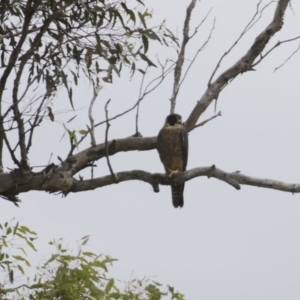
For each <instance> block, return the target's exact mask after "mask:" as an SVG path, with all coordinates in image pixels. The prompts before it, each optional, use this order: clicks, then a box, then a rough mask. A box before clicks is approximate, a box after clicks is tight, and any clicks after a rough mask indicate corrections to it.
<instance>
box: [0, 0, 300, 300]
mask: <svg viewBox="0 0 300 300" xmlns="http://www.w3.org/2000/svg"><path fill="white" fill-rule="evenodd" d="M177 2H180V3H177ZM264 2H265V3H267V2H266V1H264ZM188 3H189V1H187V0H185V1H172V0H164V1H148V5H149V6H150V5H152V7H153V9H154V21H153V22H154V23H157V22H159V21H160V20H163V19H165V18H166V19H167V24H168V27H169V28H170V29H171V30H173V32H178V33H179V34H180V37H181V29H182V24H183V19H184V16H185V9H186V6H187V5H188ZM256 4H257V1H254V0H243V1H229V0H218V1H217V0H214V1H208V0H203V1H201V2H198V3H197V8H196V10H195V12H194V14H193V22H192V24H193V26H195V25H197V24H198V23H199V21H200V20H201V19H202V18H203V17H204V16H205V15H206V13H207V12H208V10H209V9H210V7H214V9H213V11H212V13H211V17H210V18H208V20H207V23H206V24H205V25H204V26H203V28H201V29H200V30H199V33H198V35H197V37H196V38H195V39H194V40H193V41H192V42H191V44H190V48H189V50H188V51H187V58H192V57H193V53H194V52H195V51H196V50H197V48H198V47H199V45H201V44H202V43H203V41H205V39H206V37H207V36H208V33H209V30H210V28H211V25H212V21H213V17H214V16H215V17H216V28H215V32H214V34H213V37H212V40H211V42H210V43H209V45H208V46H207V47H206V48H205V50H204V51H203V52H202V53H201V54H200V56H199V59H198V60H197V63H196V64H195V65H194V66H193V68H192V70H191V72H190V74H189V75H188V77H187V79H186V81H185V85H184V86H183V88H182V90H181V92H180V94H179V96H178V104H177V109H176V111H177V113H180V114H181V115H182V116H183V119H186V118H187V116H188V115H189V113H190V111H191V109H192V108H193V107H194V105H195V103H196V101H197V100H198V99H199V98H200V97H201V95H202V93H203V92H204V91H205V89H206V85H207V82H208V79H209V77H210V75H211V72H212V70H213V69H214V67H215V65H216V63H217V61H218V59H219V58H220V56H221V55H222V54H223V53H224V52H225V51H226V50H227V49H228V48H229V47H230V46H231V45H232V43H233V42H234V41H235V40H236V38H237V37H238V35H239V34H240V32H241V31H242V29H243V28H244V26H245V25H246V24H247V23H248V21H249V20H250V19H251V17H252V15H253V13H254V12H255V9H256ZM275 5H276V3H273V4H271V5H270V7H269V8H268V9H267V10H266V12H265V14H264V15H263V18H262V20H261V21H260V22H258V24H256V26H255V27H254V28H253V29H252V30H251V31H250V32H249V33H248V34H247V35H246V36H245V37H244V39H243V40H242V41H241V42H240V43H239V45H238V46H237V47H236V48H235V49H234V51H233V52H232V53H231V54H230V56H228V58H226V59H225V61H224V63H223V64H222V65H221V68H220V71H223V70H225V69H226V68H228V67H229V66H230V65H231V64H233V63H234V62H235V61H237V60H238V59H239V57H240V56H241V55H243V54H244V53H245V52H246V51H247V50H248V48H249V46H250V45H251V43H252V42H253V39H254V38H255V36H256V35H257V34H258V33H259V32H261V31H262V29H263V28H264V27H265V26H266V25H267V24H268V23H269V22H270V21H271V18H272V17H273V12H274V7H275ZM292 5H293V11H294V13H293V12H292V11H291V9H288V10H287V13H286V18H285V24H284V27H283V29H282V30H281V31H280V33H279V34H277V35H275V37H274V38H273V40H272V42H271V45H274V44H275V43H276V42H277V41H278V40H284V39H288V38H292V37H295V36H297V35H299V28H300V18H299V13H300V4H299V2H298V1H293V3H292ZM193 26H191V30H192V28H193ZM298 45H299V42H293V43H290V44H286V45H283V46H282V47H280V48H279V49H277V51H274V53H272V54H271V55H270V56H269V58H267V59H266V60H265V61H264V62H262V63H261V64H260V65H258V66H257V67H256V70H257V71H256V72H248V73H246V74H244V75H242V76H238V77H237V78H236V79H235V80H234V81H233V82H232V83H231V84H230V85H229V86H227V87H226V88H225V89H224V91H223V92H222V93H221V94H220V97H219V100H218V105H217V110H218V111H219V110H221V111H222V114H223V116H222V117H219V118H217V119H215V120H213V121H212V122H210V123H208V124H206V125H205V126H204V127H201V128H198V129H197V130H194V131H193V132H191V133H190V135H189V141H190V153H189V162H188V169H190V168H194V167H198V166H209V165H212V164H215V165H216V166H217V167H219V168H221V169H223V170H225V171H228V172H229V171H236V170H240V171H241V172H243V173H244V174H247V175H250V176H254V177H262V178H270V179H276V180H282V181H286V182H298V183H299V181H300V172H299V169H300V159H299V153H300V142H299V130H300V118H299V115H300V102H299V101H300V98H299V96H300V89H299V78H300V76H299V75H300V71H299V66H300V53H297V54H296V55H295V56H294V57H293V59H291V60H290V61H289V62H287V63H286V64H285V65H284V66H283V67H282V68H281V69H279V70H278V71H276V72H275V73H274V72H273V71H274V68H275V67H277V66H278V65H280V64H281V63H282V62H284V60H285V59H286V58H287V57H288V56H289V55H290V54H291V53H292V52H293V51H294V50H295V49H296V48H297V47H298ZM269 47H270V45H269ZM150 48H151V53H152V54H155V53H159V56H160V58H162V59H163V58H164V57H175V52H174V51H172V50H171V49H161V48H160V47H159V44H158V43H156V44H155V43H151V45H150ZM155 72H156V71H155V70H151V72H150V77H149V80H150V78H151V74H153V76H154V75H155V74H156V73H155ZM172 79H173V77H172V76H170V77H169V78H168V79H167V80H166V82H165V84H164V85H163V86H162V87H160V88H159V89H158V90H156V91H155V92H154V93H152V94H151V95H150V96H149V97H148V98H146V99H145V101H144V102H143V103H142V105H141V113H140V132H141V133H142V134H143V136H154V135H156V134H157V133H158V131H159V129H160V128H161V127H162V125H163V123H164V119H165V116H166V115H167V114H168V112H169V100H168V99H169V98H170V96H171V91H172ZM139 82H140V78H139V75H137V76H136V78H135V79H134V80H132V81H129V76H126V75H124V77H122V78H121V79H120V80H117V79H116V80H115V82H114V83H113V84H112V85H109V84H106V85H105V86H104V89H103V91H102V92H101V93H100V96H99V98H98V100H97V102H96V105H95V110H94V116H95V119H96V120H98V121H101V120H103V117H104V108H103V105H104V103H105V102H106V101H107V99H108V98H111V99H112V102H111V104H110V106H109V114H110V115H114V114H116V113H118V112H120V111H122V110H124V109H125V108H127V107H130V106H131V105H132V104H133V103H135V101H136V100H137V97H138V89H139ZM91 91H92V89H91V87H90V86H89V84H88V82H86V85H85V86H84V85H82V86H81V87H80V88H79V89H78V90H77V92H76V94H75V96H76V99H75V101H76V103H75V106H76V108H78V111H76V113H68V114H67V115H64V114H60V115H58V119H60V120H61V121H64V122H66V121H67V120H68V119H69V118H71V117H72V116H73V115H75V114H77V115H78V116H77V118H76V119H75V120H74V121H73V122H71V123H70V125H69V126H70V128H71V129H75V130H80V129H84V128H85V124H86V123H87V122H88V119H87V113H86V110H87V107H88V105H89V101H90V97H91ZM58 97H60V98H61V102H62V103H64V104H67V101H68V100H67V99H66V98H64V95H63V93H60V94H58ZM62 108H63V106H61V107H60V104H55V105H54V110H58V109H62ZM212 114H213V107H211V108H209V109H208V111H207V112H206V113H205V114H204V117H205V118H208V117H210V116H211V115H212ZM204 117H203V119H202V120H204ZM134 122H135V121H134V114H133V113H132V114H129V115H127V116H125V117H124V118H121V119H118V120H117V121H116V122H113V123H112V126H111V129H110V131H109V136H110V138H121V137H126V136H129V135H132V134H133V133H134ZM48 125H49V131H48V132H47V133H46V132H45V131H44V132H42V130H40V132H38V135H37V140H36V141H37V142H38V145H37V146H36V148H34V149H33V150H32V152H31V158H33V162H32V164H36V165H38V164H44V163H45V161H48V159H49V157H50V153H51V152H53V159H52V160H53V162H55V163H57V161H56V157H57V155H60V156H61V157H65V156H66V154H67V153H68V149H69V148H68V138H67V137H66V136H65V137H64V138H63V139H62V141H61V142H59V141H60V139H61V137H62V134H63V128H62V126H61V125H59V124H56V123H50V122H49V124H48ZM50 126H51V127H50ZM50 128H51V130H52V132H53V133H50ZM104 129H105V128H104V127H103V128H102V127H101V128H99V130H98V131H97V137H96V140H97V142H98V143H100V142H103V141H104V135H103V134H104ZM88 145H89V142H88V143H86V146H88ZM82 149H83V147H81V148H80V150H82ZM111 163H112V165H113V168H114V171H116V172H117V171H125V170H132V169H142V170H147V171H150V172H163V166H162V164H161V162H160V160H159V157H158V154H157V152H156V151H150V152H131V153H120V154H117V155H115V156H113V157H112V158H111ZM97 165H98V167H97V170H96V175H97V176H100V175H105V174H108V173H109V170H108V168H107V165H106V162H105V160H102V161H100V162H98V163H97ZM83 175H84V176H85V177H86V178H87V177H88V176H89V172H86V173H83ZM299 197H300V196H299V195H294V196H293V195H291V194H287V193H283V192H277V191H273V190H265V189H260V188H255V187H245V186H243V187H242V189H241V190H240V191H236V190H234V189H233V188H232V187H231V186H229V185H226V184H224V183H223V182H220V181H217V180H215V179H207V178H196V179H194V180H192V181H189V182H187V183H186V188H185V206H184V208H183V209H181V210H180V209H177V210H175V209H173V207H172V201H171V191H170V187H161V191H160V193H158V194H155V193H153V191H152V188H151V187H150V186H149V185H147V184H145V183H143V182H133V181H132V182H126V183H121V184H119V185H112V186H109V187H105V188H102V189H98V190H95V191H91V192H84V193H79V194H72V195H69V196H68V197H67V198H61V197H60V196H53V195H49V194H45V193H37V192H31V193H29V194H25V195H21V199H22V202H23V203H22V204H21V207H20V209H17V208H15V207H14V206H13V205H11V204H10V203H6V201H1V210H0V218H1V220H3V221H6V220H9V219H11V218H12V217H16V219H18V220H19V219H20V220H22V221H23V223H24V224H26V225H28V226H29V227H30V228H32V229H33V230H36V231H37V232H38V235H39V240H38V241H37V246H38V250H39V255H41V254H42V253H44V254H45V255H46V254H47V253H51V250H52V249H51V248H49V246H48V244H47V242H48V241H49V240H51V239H53V238H59V237H64V238H65V239H66V241H67V242H68V244H69V245H70V247H72V246H74V245H76V240H78V239H79V238H81V237H82V236H84V235H86V234H90V235H91V240H90V245H89V246H90V249H91V250H93V251H95V252H103V253H106V254H109V255H111V256H113V257H116V258H118V259H119V262H117V263H116V264H115V265H114V267H113V269H112V273H111V274H113V275H114V276H116V277H117V278H120V279H124V280H126V279H129V278H130V277H131V276H134V277H135V276H137V277H143V276H145V275H147V276H156V277H155V280H156V281H159V282H162V283H164V284H170V285H172V286H175V287H176V289H177V290H179V291H180V292H182V293H184V294H185V295H186V297H187V299H192V300H193V299H195V300H196V299H206V300H216V299H223V300H238V299H243V300H250V299H251V300H252V299H255V300H258V299H259V300H267V299H272V300H279V299H280V300H281V299H289V300H294V299H295V300H296V299H299V298H300V285H299V280H300V255H299V253H300V203H299ZM32 258H33V259H34V258H36V256H32ZM132 272H133V275H132Z"/></svg>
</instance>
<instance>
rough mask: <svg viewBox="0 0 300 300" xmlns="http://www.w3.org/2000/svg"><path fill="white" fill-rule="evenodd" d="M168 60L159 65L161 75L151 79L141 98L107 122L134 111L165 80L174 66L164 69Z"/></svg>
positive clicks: (100, 123)
mask: <svg viewBox="0 0 300 300" xmlns="http://www.w3.org/2000/svg"><path fill="white" fill-rule="evenodd" d="M168 62H169V60H167V61H166V63H165V65H161V67H162V74H161V75H159V76H158V77H156V78H154V79H152V80H151V81H150V82H149V83H148V84H147V86H146V87H145V90H144V92H143V95H142V97H141V98H139V99H138V101H137V102H136V103H135V104H134V105H133V106H132V107H131V108H129V109H127V110H125V111H124V112H122V113H120V114H118V115H115V116H114V117H111V118H109V119H108V121H112V120H115V119H117V118H119V117H121V116H124V115H125V114H127V113H129V112H130V111H132V110H134V109H135V108H136V107H137V106H138V105H139V103H140V102H141V101H142V100H143V99H144V98H145V97H146V96H147V95H148V94H150V93H151V92H152V91H154V90H155V89H156V88H157V87H158V86H159V85H160V84H161V83H162V82H163V81H164V80H165V78H166V77H167V76H168V75H169V74H170V73H171V71H172V70H173V66H174V64H172V65H171V66H170V67H169V68H167V69H165V67H166V65H167V64H168ZM157 80H158V82H157V83H156V84H155V85H154V86H153V87H151V88H150V86H151V85H152V84H153V83H154V82H156V81H157ZM105 123H106V120H105V121H102V122H99V123H97V124H95V126H94V127H97V126H100V125H102V124H105Z"/></svg>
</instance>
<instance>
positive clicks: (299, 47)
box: [274, 43, 300, 72]
mask: <svg viewBox="0 0 300 300" xmlns="http://www.w3.org/2000/svg"><path fill="white" fill-rule="evenodd" d="M299 49H300V43H299V45H298V48H297V49H296V50H295V51H294V52H293V53H292V54H291V55H290V56H289V57H288V58H287V59H286V60H285V61H284V62H283V63H282V64H281V65H279V66H278V67H276V68H275V69H274V72H276V71H277V70H278V69H280V68H281V67H282V66H284V65H285V64H286V62H287V61H289V60H290V59H291V58H292V57H293V56H294V55H295V54H296V53H297V52H298V51H299Z"/></svg>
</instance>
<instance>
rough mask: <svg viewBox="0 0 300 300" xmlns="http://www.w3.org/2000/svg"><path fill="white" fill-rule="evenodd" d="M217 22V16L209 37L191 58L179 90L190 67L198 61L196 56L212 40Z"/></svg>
mask: <svg viewBox="0 0 300 300" xmlns="http://www.w3.org/2000/svg"><path fill="white" fill-rule="evenodd" d="M215 24H216V18H214V22H213V26H212V28H211V30H210V33H209V36H208V38H207V39H206V41H205V42H204V43H203V45H202V46H201V47H200V48H199V49H198V51H197V52H196V53H195V55H194V57H193V59H192V60H191V62H190V64H189V66H188V67H187V69H186V71H185V73H184V75H183V78H182V80H181V81H180V83H179V86H178V90H179V89H180V86H181V85H182V83H183V82H184V80H185V78H186V76H187V74H188V73H189V71H190V68H191V67H192V65H193V64H194V62H195V61H196V58H197V56H198V54H199V53H200V52H201V51H202V50H203V49H204V48H205V46H206V45H207V44H208V42H209V41H210V39H211V36H212V33H213V31H214V29H215Z"/></svg>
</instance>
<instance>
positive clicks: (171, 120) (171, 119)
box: [166, 114, 182, 126]
mask: <svg viewBox="0 0 300 300" xmlns="http://www.w3.org/2000/svg"><path fill="white" fill-rule="evenodd" d="M166 125H169V126H174V125H182V118H181V115H178V114H170V115H169V116H167V118H166Z"/></svg>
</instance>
